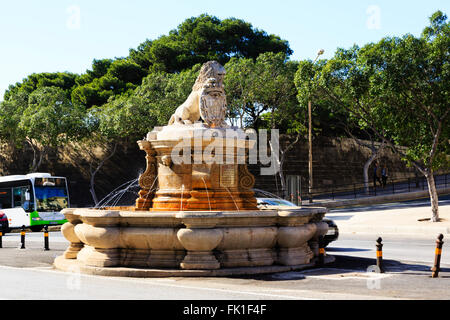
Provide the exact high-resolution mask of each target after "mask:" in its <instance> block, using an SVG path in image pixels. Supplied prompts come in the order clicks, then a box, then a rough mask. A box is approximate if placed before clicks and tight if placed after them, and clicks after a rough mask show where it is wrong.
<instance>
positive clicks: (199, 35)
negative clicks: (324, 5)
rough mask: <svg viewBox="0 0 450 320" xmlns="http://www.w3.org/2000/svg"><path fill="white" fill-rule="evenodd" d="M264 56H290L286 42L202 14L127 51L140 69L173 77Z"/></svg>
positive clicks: (238, 22) (240, 23) (244, 24)
mask: <svg viewBox="0 0 450 320" xmlns="http://www.w3.org/2000/svg"><path fill="white" fill-rule="evenodd" d="M264 52H275V53H278V52H282V53H284V54H286V55H291V54H292V50H291V49H290V48H289V44H288V42H287V41H285V40H281V39H280V38H279V37H278V36H275V35H269V34H267V33H266V32H264V31H262V30H258V29H255V28H253V26H252V25H251V24H250V23H247V22H245V21H243V20H240V19H235V18H230V19H224V20H220V19H218V18H217V17H214V16H210V15H207V14H202V15H200V16H198V17H192V18H189V19H186V20H185V21H184V22H183V23H181V24H180V25H179V26H178V28H177V29H174V30H172V31H170V32H169V34H168V35H163V36H161V37H159V38H158V39H156V40H153V41H150V40H147V41H145V42H144V43H142V44H141V45H140V46H139V47H138V48H137V49H132V50H130V58H131V59H133V61H134V62H136V63H137V64H139V65H140V66H141V67H142V68H143V69H146V70H148V68H154V69H155V70H160V71H166V72H169V73H173V72H179V71H182V70H184V69H189V68H191V67H192V66H194V65H196V64H198V63H205V62H207V61H210V60H216V61H218V62H219V63H221V64H222V65H224V64H225V63H227V62H228V61H229V60H230V58H232V57H238V58H243V57H246V58H253V59H256V58H257V57H258V56H259V55H260V54H261V53H264Z"/></svg>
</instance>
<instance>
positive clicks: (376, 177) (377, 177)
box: [373, 162, 382, 188]
mask: <svg viewBox="0 0 450 320" xmlns="http://www.w3.org/2000/svg"><path fill="white" fill-rule="evenodd" d="M377 181H378V182H379V183H380V186H381V185H382V182H381V169H380V167H379V166H378V163H377V162H375V166H374V167H373V187H374V188H376V187H377Z"/></svg>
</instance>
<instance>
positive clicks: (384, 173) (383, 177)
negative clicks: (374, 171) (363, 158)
mask: <svg viewBox="0 0 450 320" xmlns="http://www.w3.org/2000/svg"><path fill="white" fill-rule="evenodd" d="M387 179H388V169H387V166H386V164H384V165H383V168H382V169H381V180H382V181H383V188H386V182H387Z"/></svg>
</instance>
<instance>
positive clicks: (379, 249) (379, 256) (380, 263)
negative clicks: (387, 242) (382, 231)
mask: <svg viewBox="0 0 450 320" xmlns="http://www.w3.org/2000/svg"><path fill="white" fill-rule="evenodd" d="M381 241H383V239H381V237H379V238H378V239H377V245H376V247H377V267H378V268H379V269H380V272H381V273H384V268H383V245H382V244H381Z"/></svg>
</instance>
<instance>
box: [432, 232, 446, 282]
mask: <svg viewBox="0 0 450 320" xmlns="http://www.w3.org/2000/svg"><path fill="white" fill-rule="evenodd" d="M442 239H444V235H443V234H440V235H439V236H438V238H437V240H436V254H435V257H434V267H433V269H431V271H433V274H432V276H431V277H432V278H437V277H438V276H439V271H440V270H441V268H440V266H441V255H442V245H443V244H444V241H442Z"/></svg>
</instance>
